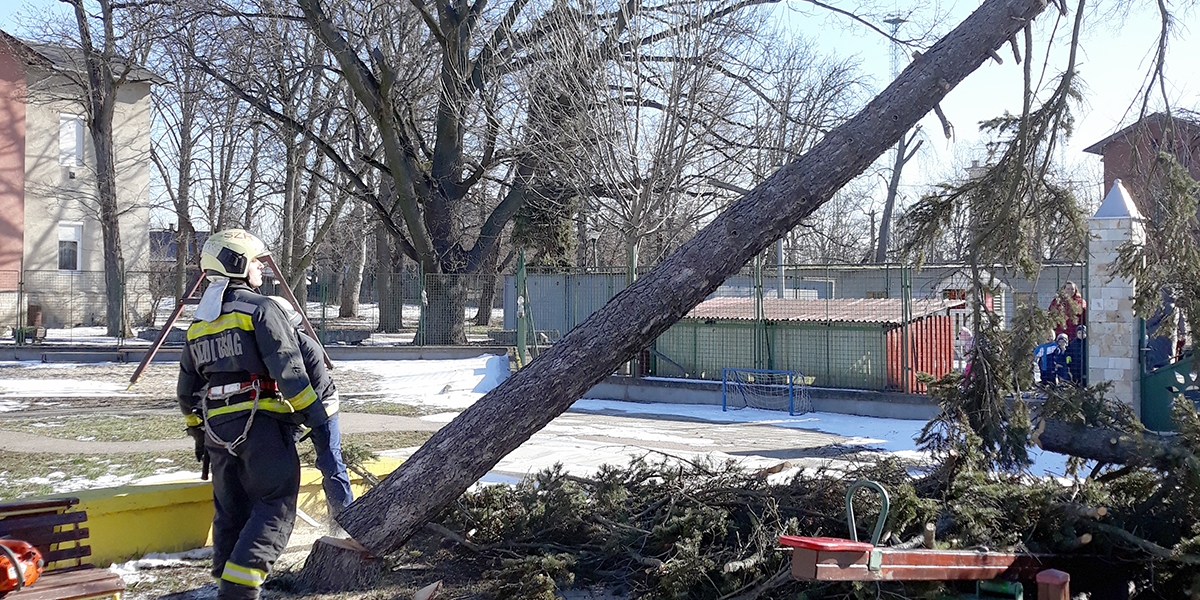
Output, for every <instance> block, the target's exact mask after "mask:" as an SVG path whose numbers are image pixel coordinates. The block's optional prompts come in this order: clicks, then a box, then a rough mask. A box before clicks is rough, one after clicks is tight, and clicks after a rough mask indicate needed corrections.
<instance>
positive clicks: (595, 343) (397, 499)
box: [337, 0, 1045, 555]
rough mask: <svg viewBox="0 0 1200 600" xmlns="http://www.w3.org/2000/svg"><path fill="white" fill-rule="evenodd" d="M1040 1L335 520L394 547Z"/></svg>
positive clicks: (1000, 22) (501, 389)
mask: <svg viewBox="0 0 1200 600" xmlns="http://www.w3.org/2000/svg"><path fill="white" fill-rule="evenodd" d="M1044 6H1045V5H1044V4H1043V2H1042V0H987V1H986V2H985V3H984V4H983V5H982V6H981V7H980V8H979V9H978V10H976V11H975V12H974V13H973V14H972V15H971V16H970V17H968V18H967V19H966V20H965V21H963V23H961V24H960V25H959V26H958V27H957V28H955V29H954V31H952V32H950V34H948V35H947V36H946V37H944V38H942V39H941V40H940V41H938V43H937V44H935V45H934V46H933V47H932V48H931V49H930V50H929V51H928V52H927V53H926V54H925V55H924V56H922V57H920V58H918V59H917V60H915V61H914V62H913V63H912V64H910V65H909V66H908V68H906V69H905V70H904V72H903V73H902V74H901V75H900V77H899V78H898V79H897V80H896V81H895V82H893V83H892V84H891V85H890V86H888V88H887V89H886V90H884V91H883V92H882V93H881V94H880V95H879V96H877V97H875V98H874V99H873V100H872V101H871V102H870V103H869V104H868V105H867V106H866V108H864V109H863V110H862V111H861V112H860V113H859V114H858V115H856V116H855V117H854V118H853V119H851V120H850V121H848V122H847V123H845V124H844V125H842V126H841V127H838V128H836V129H834V130H832V131H830V132H829V134H828V135H826V137H825V138H824V139H823V140H822V141H821V142H820V143H819V144H817V145H816V146H815V147H814V148H813V149H812V150H811V151H809V152H808V153H806V154H805V155H803V156H801V157H800V158H799V159H797V160H796V161H794V162H792V163H791V164H788V165H787V166H785V167H783V168H782V169H780V170H779V171H778V172H776V173H775V174H774V175H772V176H771V177H769V178H768V179H767V180H766V181H764V182H763V183H762V184H760V185H759V186H757V187H756V188H754V189H753V190H751V192H750V193H749V194H747V195H746V196H745V197H743V198H742V199H741V200H739V201H737V202H736V203H734V204H733V205H732V206H731V207H730V208H729V209H728V210H726V211H725V212H723V213H722V214H721V215H719V216H718V217H717V218H716V219H715V220H714V221H713V222H712V223H711V224H710V225H709V226H707V227H705V228H704V229H703V230H701V231H700V232H699V233H698V234H696V236H695V237H693V238H692V239H691V240H689V241H688V242H687V243H685V244H684V245H683V246H682V247H680V248H679V249H678V250H677V251H675V252H674V253H672V254H671V256H669V257H668V258H667V259H666V260H665V261H663V262H662V263H661V264H660V265H659V266H658V267H657V268H655V269H654V270H653V271H651V272H650V273H648V274H647V275H645V276H644V277H641V278H639V279H638V281H637V282H636V283H634V284H633V285H632V286H630V287H628V288H626V289H625V290H623V291H622V292H621V293H620V294H618V295H617V296H616V297H614V298H613V299H612V300H610V301H609V302H608V304H606V305H604V307H602V308H601V309H600V310H599V311H597V312H595V313H593V314H592V315H591V316H590V317H589V318H588V319H587V320H586V321H584V322H583V323H582V324H581V325H579V326H578V327H577V328H575V329H574V330H572V331H571V333H569V334H568V335H567V336H566V337H565V338H563V339H562V340H561V341H560V342H559V343H558V344H555V345H554V346H553V347H551V348H550V349H549V350H548V351H546V352H544V353H542V354H541V355H540V356H539V357H538V358H537V359H536V360H535V361H533V363H531V364H530V365H529V366H528V367H526V368H524V369H522V370H521V371H519V372H517V373H516V374H515V375H514V376H512V377H510V378H508V379H507V380H506V381H505V382H504V383H502V384H500V385H499V386H498V387H497V388H496V389H494V390H492V391H491V392H489V393H488V394H486V395H485V396H484V397H483V398H481V399H480V400H479V401H478V402H476V403H475V404H474V405H473V406H471V407H470V408H468V409H467V410H465V411H464V412H463V413H462V414H461V415H459V416H458V417H457V418H456V419H455V420H454V421H453V422H451V423H450V424H449V425H447V426H446V427H444V428H442V430H440V431H439V432H437V433H436V434H434V436H433V437H432V438H430V440H429V441H428V442H426V443H425V445H423V446H422V447H421V448H420V449H419V450H418V451H417V452H416V453H415V454H413V455H412V457H410V458H409V459H408V460H407V461H405V462H404V464H402V465H401V466H400V468H399V469H397V470H396V471H395V472H393V473H392V474H391V475H389V476H388V477H387V478H386V479H384V480H383V481H382V482H381V483H380V484H379V485H378V486H376V487H374V488H373V489H371V490H370V491H368V492H367V493H366V494H365V495H364V496H362V497H361V498H360V499H358V500H357V501H355V502H354V503H353V504H351V505H350V506H349V507H348V508H347V509H346V510H345V511H343V512H342V513H341V514H340V515H338V517H337V521H338V523H340V524H341V525H342V527H344V528H345V529H346V531H347V532H349V533H350V534H351V535H352V536H353V537H354V539H356V540H358V541H359V542H361V543H362V544H363V545H364V546H366V547H367V548H369V549H370V550H371V551H372V552H374V553H375V554H377V555H383V554H386V553H388V552H391V551H393V550H395V549H397V548H398V547H399V546H400V545H401V544H403V543H404V541H405V540H407V539H408V538H409V537H410V536H412V534H413V533H415V532H416V531H417V530H418V529H419V528H420V527H421V526H422V525H423V524H424V523H425V522H427V521H428V520H429V519H430V518H432V517H434V516H435V515H436V514H437V513H438V511H440V510H441V509H442V507H444V506H446V505H447V504H449V503H450V502H452V501H454V499H455V498H457V497H459V496H460V495H461V494H462V493H463V492H464V491H465V490H466V489H467V488H468V487H469V486H470V485H471V484H473V483H474V482H476V481H477V480H478V479H479V478H480V477H481V476H483V475H485V474H486V473H487V472H488V470H489V469H491V468H492V467H493V466H494V465H495V464H496V463H497V462H499V461H500V459H501V458H503V457H504V456H505V455H507V454H508V453H509V452H511V451H512V450H514V449H516V448H517V447H518V446H520V445H521V444H522V443H523V442H524V441H525V440H527V439H529V437H530V436H532V435H533V434H534V433H535V432H536V431H538V430H539V429H541V428H542V427H544V426H545V425H546V424H547V423H549V422H550V421H551V420H552V419H554V418H555V417H556V416H558V415H559V414H561V413H562V412H563V411H564V410H566V409H567V408H568V407H569V406H570V405H571V403H573V402H574V401H575V400H576V399H578V398H579V397H581V396H582V395H583V394H584V393H585V392H586V391H587V390H588V389H590V388H591V387H592V386H593V385H595V384H596V383H597V382H599V381H600V380H601V379H603V378H604V377H605V376H607V375H608V374H610V373H612V372H613V371H614V370H615V369H616V368H617V366H618V365H620V364H621V363H623V362H625V361H627V360H629V359H630V358H632V357H633V356H634V355H635V354H636V353H637V352H638V351H640V350H641V349H642V348H643V347H645V346H646V345H647V344H648V343H649V342H650V341H651V340H653V339H654V338H655V337H657V336H658V335H659V334H660V333H662V332H663V331H665V330H666V329H667V328H668V327H669V326H671V324H673V323H674V322H676V321H677V320H679V318H681V317H682V316H684V315H685V314H687V312H688V311H689V310H691V309H692V308H693V307H694V306H696V305H697V304H698V303H700V301H702V300H703V299H704V298H705V297H706V296H707V295H708V294H709V293H711V292H712V291H714V290H715V289H716V288H717V287H718V286H719V285H720V284H721V282H722V281H724V280H725V278H726V277H728V276H729V275H731V274H732V273H734V272H736V271H737V270H738V269H739V268H741V266H742V265H744V264H745V263H746V262H747V261H748V260H749V259H750V258H752V257H753V256H754V255H756V254H758V253H759V252H761V251H762V249H763V248H765V247H766V246H767V245H768V244H770V243H771V242H772V241H774V240H775V239H776V238H778V237H780V236H782V235H784V234H785V233H786V232H788V231H789V230H791V229H792V228H794V227H796V226H797V225H799V224H800V222H801V220H803V219H804V218H805V217H806V216H808V215H809V214H811V213H812V212H813V211H814V210H815V209H816V208H817V207H819V206H820V205H821V204H823V203H824V202H826V201H828V200H829V198H831V197H832V196H833V194H834V193H835V192H836V191H837V190H838V189H840V188H841V187H842V186H844V185H845V184H846V183H847V182H849V181H850V180H851V179H852V178H854V177H855V176H857V175H858V174H860V173H862V171H864V170H865V169H866V168H867V167H868V166H869V165H870V164H871V163H872V162H873V161H874V160H875V159H876V158H878V157H879V155H881V154H882V153H883V152H884V151H885V150H887V149H888V148H889V147H891V146H892V145H894V144H895V143H896V142H897V141H898V140H899V139H900V136H902V135H903V134H904V132H905V131H907V130H908V129H909V128H911V127H912V126H913V125H915V124H916V122H917V121H918V120H919V119H920V118H921V117H923V116H924V115H925V114H926V113H928V112H929V111H930V110H932V109H933V107H934V105H935V104H936V103H938V102H939V101H941V99H942V98H943V97H945V95H946V94H947V93H948V92H949V91H950V90H951V89H953V87H954V86H955V85H956V84H958V83H959V82H961V81H962V80H963V78H965V77H966V76H967V75H968V74H970V73H971V72H972V71H974V70H975V69H976V68H977V67H978V66H979V65H980V64H981V63H982V62H983V61H984V60H986V59H987V58H988V53H989V52H990V51H992V50H994V49H996V48H999V47H1000V46H1001V45H1002V44H1004V43H1005V42H1006V41H1007V40H1008V38H1009V37H1010V36H1012V35H1013V34H1015V33H1016V32H1018V31H1019V30H1020V29H1021V28H1022V27H1025V26H1026V25H1027V24H1028V23H1029V21H1030V19H1032V18H1033V17H1034V16H1035V15H1037V14H1038V13H1039V12H1041V10H1042V9H1043V8H1044Z"/></svg>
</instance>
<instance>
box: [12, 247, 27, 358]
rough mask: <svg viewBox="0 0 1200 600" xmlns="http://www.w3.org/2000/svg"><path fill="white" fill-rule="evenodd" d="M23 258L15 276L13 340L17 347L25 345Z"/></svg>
mask: <svg viewBox="0 0 1200 600" xmlns="http://www.w3.org/2000/svg"><path fill="white" fill-rule="evenodd" d="M24 306H25V257H24V256H22V257H21V270H20V271H19V272H18V274H17V330H16V332H15V333H13V340H14V341H16V343H17V345H18V346H24V345H25V320H24V314H25V308H24Z"/></svg>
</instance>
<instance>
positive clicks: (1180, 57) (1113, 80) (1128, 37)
mask: <svg viewBox="0 0 1200 600" xmlns="http://www.w3.org/2000/svg"><path fill="white" fill-rule="evenodd" d="M893 2H894V3H896V5H897V6H898V7H901V6H906V5H909V4H912V3H911V2H908V1H906V0H893ZM1068 4H1069V5H1070V6H1071V7H1072V9H1073V8H1074V7H1075V3H1073V2H1068ZM1106 4H1107V5H1109V6H1101V9H1103V10H1107V11H1110V12H1111V10H1112V6H1111V5H1113V4H1115V2H1113V1H1111V0H1110V1H1109V2H1107V3H1106ZM1140 4H1141V5H1142V6H1141V7H1139V8H1138V9H1137V10H1134V11H1133V12H1131V13H1130V14H1128V15H1123V16H1122V17H1121V18H1118V16H1115V15H1111V14H1108V15H1104V14H1091V13H1086V12H1085V21H1084V37H1083V38H1082V39H1081V46H1082V47H1081V51H1080V54H1079V57H1078V63H1079V73H1080V77H1081V78H1082V80H1083V83H1084V104H1083V106H1080V107H1078V108H1077V109H1076V113H1075V114H1076V118H1077V121H1076V128H1075V135H1074V137H1073V139H1072V140H1071V141H1070V142H1069V144H1068V145H1067V146H1066V147H1065V148H1063V149H1062V152H1061V156H1060V158H1061V159H1062V160H1063V161H1064V162H1065V163H1067V164H1071V165H1075V166H1077V167H1079V168H1084V169H1090V170H1091V171H1092V172H1094V173H1095V174H1096V175H1097V176H1099V174H1100V173H1101V172H1102V171H1101V166H1100V159H1099V157H1096V156H1093V155H1090V154H1084V153H1083V148H1086V147H1087V146H1090V145H1092V144H1093V143H1095V142H1097V141H1099V140H1101V139H1103V138H1104V137H1106V136H1108V135H1109V134H1111V133H1113V132H1115V131H1117V130H1118V129H1120V128H1121V127H1122V126H1124V125H1128V124H1130V123H1131V122H1132V121H1133V120H1134V119H1135V118H1136V115H1137V113H1138V110H1139V109H1140V102H1141V100H1140V98H1141V96H1140V95H1139V91H1140V90H1141V89H1142V88H1143V87H1144V83H1145V78H1146V73H1147V71H1148V69H1149V68H1150V65H1151V61H1152V59H1153V52H1154V49H1155V45H1156V43H1157V36H1158V28H1159V17H1158V13H1157V11H1156V10H1154V8H1153V3H1140ZM978 5H979V3H978V2H975V1H965V2H964V1H960V2H958V3H956V4H952V5H951V4H948V5H943V6H942V8H943V9H944V10H947V11H948V13H949V15H950V18H949V19H948V20H947V24H946V25H945V27H943V31H944V30H945V29H946V28H948V27H951V26H953V25H955V24H957V23H958V22H960V21H962V20H963V19H964V18H965V17H966V16H967V15H968V14H969V13H970V11H972V10H974V9H975V8H976V7H978ZM796 6H800V5H796ZM814 10H816V9H804V11H805V12H806V13H810V14H811V13H812V12H813V11H814ZM791 12H794V11H791ZM1055 15H1056V11H1055V10H1054V9H1053V4H1051V7H1050V8H1047V10H1046V12H1044V13H1043V14H1042V15H1041V16H1039V17H1038V21H1037V24H1038V26H1039V29H1037V30H1036V31H1039V32H1040V33H1039V34H1037V35H1035V38H1034V39H1035V43H1038V44H1040V46H1041V47H1042V48H1043V49H1044V47H1045V46H1044V44H1045V39H1044V38H1045V37H1047V36H1048V33H1046V31H1048V29H1049V27H1050V26H1051V25H1052V24H1053V21H1054V16H1055ZM1177 16H1179V17H1181V18H1180V19H1179V21H1178V23H1177V30H1176V33H1177V37H1175V38H1173V39H1172V42H1171V44H1170V46H1169V47H1168V67H1167V81H1168V89H1167V93H1168V95H1169V97H1170V101H1171V106H1172V107H1173V108H1186V109H1193V110H1195V109H1200V71H1198V70H1197V69H1196V68H1195V66H1194V62H1195V57H1197V56H1200V31H1196V30H1197V29H1200V27H1197V26H1198V25H1200V18H1198V17H1197V15H1196V14H1195V12H1194V11H1193V12H1191V13H1187V14H1184V13H1180V14H1179V15H1177ZM1072 18H1073V15H1072V16H1070V17H1068V18H1066V19H1064V20H1063V21H1062V22H1061V23H1059V26H1058V27H1059V31H1060V35H1063V36H1065V35H1067V34H1069V32H1070V28H1071V26H1072V22H1071V19H1072ZM796 22H797V29H798V30H799V31H801V32H802V33H803V34H804V35H806V36H809V37H811V38H812V39H814V40H815V41H816V42H817V47H819V48H822V49H825V50H828V49H830V48H837V50H838V51H839V53H842V54H845V55H857V56H858V57H860V59H861V60H862V67H863V69H864V70H865V71H866V72H867V73H868V74H869V75H870V76H872V77H873V79H874V80H875V81H876V90H881V89H882V88H883V87H884V86H885V85H887V83H889V82H890V80H891V77H890V73H891V60H890V56H891V55H890V52H891V50H890V48H891V44H890V43H888V42H887V41H886V40H884V39H883V38H882V37H880V36H879V35H877V34H874V33H869V34H868V33H863V32H862V28H858V30H857V31H849V32H848V31H845V30H842V29H840V28H838V27H836V26H831V24H830V23H829V22H828V21H822V20H816V19H810V20H808V22H807V23H806V22H804V21H801V20H796ZM905 26H907V25H903V26H902V27H905ZM904 33H905V31H904V30H903V29H901V37H904V36H903V34H904ZM1064 39H1065V38H1064ZM1063 46H1065V44H1063V45H1060V47H1063ZM1000 55H1001V56H1002V58H1004V64H1003V65H998V64H996V63H995V62H993V61H988V62H986V63H984V65H983V66H981V67H980V68H979V69H978V70H977V71H976V72H975V73H973V74H972V75H970V76H969V77H968V78H967V79H966V80H965V81H963V82H962V83H961V84H960V85H959V86H958V87H956V88H955V89H954V90H952V91H951V92H950V94H949V96H948V97H947V98H946V99H945V100H944V101H943V102H942V108H943V110H944V111H945V112H946V114H947V117H948V118H949V119H950V120H951V122H953V123H954V126H955V137H956V139H955V142H954V144H953V145H951V144H949V143H948V142H946V141H945V140H944V138H943V137H942V134H941V125H940V123H939V121H938V120H937V117H936V116H934V115H932V114H930V115H929V116H927V117H926V118H925V119H924V120H923V121H922V125H923V128H924V131H925V133H926V134H927V140H926V142H925V148H924V150H923V153H924V156H922V157H921V160H920V161H919V163H920V164H918V165H916V166H917V168H916V169H913V172H910V171H909V170H908V169H906V172H905V183H906V186H905V187H907V188H910V189H913V188H918V187H921V186H922V185H924V184H928V183H933V182H936V181H938V180H939V179H941V178H945V177H946V176H947V175H948V174H949V173H951V172H952V170H953V168H955V167H961V166H963V163H964V162H965V161H966V160H969V158H971V157H980V155H981V151H980V150H979V146H978V143H979V134H978V127H977V123H978V122H979V121H981V120H985V119H989V118H992V117H996V116H1000V115H1002V114H1003V113H1004V111H1005V110H1006V109H1007V110H1008V111H1010V112H1012V113H1019V112H1020V110H1021V87H1022V85H1021V80H1022V66H1021V65H1017V64H1016V63H1015V62H1014V61H1013V58H1012V53H1011V52H1010V51H1009V50H1008V48H1007V46H1006V47H1005V48H1004V49H1003V50H1002V51H1001V52H1000ZM1037 58H1038V60H1037V61H1036V62H1035V63H1034V66H1035V71H1034V73H1035V77H1037V73H1038V71H1037V68H1038V67H1039V65H1040V64H1041V62H1042V60H1041V57H1037ZM1063 64H1065V56H1063V57H1061V59H1060V60H1057V61H1056V65H1057V67H1058V69H1061V68H1062V65H1063ZM1057 74H1058V71H1051V72H1048V73H1047V74H1046V79H1049V78H1050V77H1052V76H1054V75H1057ZM1160 97H1161V96H1160V95H1158V94H1157V93H1156V94H1155V95H1154V96H1153V97H1152V100H1151V104H1150V112H1154V111H1156V110H1161V106H1162V105H1161V102H1160V100H1159V98H1160ZM914 191H915V190H914ZM1094 193H1095V194H1096V195H1097V197H1096V198H1094V199H1092V200H1094V201H1098V200H1099V196H1100V193H1101V192H1100V190H1099V186H1097V189H1095V190H1094ZM910 200H911V197H910Z"/></svg>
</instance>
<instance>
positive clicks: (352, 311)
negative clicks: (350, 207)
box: [338, 202, 386, 318]
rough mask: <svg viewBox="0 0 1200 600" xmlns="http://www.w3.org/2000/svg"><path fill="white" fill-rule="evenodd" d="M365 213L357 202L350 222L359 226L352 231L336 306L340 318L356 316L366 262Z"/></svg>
mask: <svg viewBox="0 0 1200 600" xmlns="http://www.w3.org/2000/svg"><path fill="white" fill-rule="evenodd" d="M365 213H366V210H365V209H364V208H363V205H362V203H361V202H360V203H357V204H356V205H355V207H354V213H353V218H352V219H351V222H352V223H354V224H355V225H358V226H359V227H356V228H355V230H354V232H353V233H352V236H353V239H352V240H350V245H351V247H350V250H351V254H350V259H349V261H347V264H346V278H345V279H344V280H343V281H342V297H341V304H340V306H339V307H338V316H339V317H342V318H347V317H357V316H358V295H359V291H360V290H361V289H362V278H363V269H364V268H365V267H366V264H367V234H366V233H364V232H365V231H366V227H365V225H366V221H367V216H366V214H365ZM385 233H386V232H385Z"/></svg>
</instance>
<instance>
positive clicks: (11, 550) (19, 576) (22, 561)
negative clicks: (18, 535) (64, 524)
mask: <svg viewBox="0 0 1200 600" xmlns="http://www.w3.org/2000/svg"><path fill="white" fill-rule="evenodd" d="M45 568H46V563H45V562H44V561H43V560H42V553H41V552H39V551H38V549H37V548H34V547H33V546H32V545H31V544H29V543H28V542H22V541H21V540H0V596H3V595H4V594H7V593H8V592H12V591H16V590H20V589H21V588H23V587H25V586H27V585H30V584H32V583H33V582H35V581H37V580H38V577H41V575H42V570H43V569H45Z"/></svg>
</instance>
